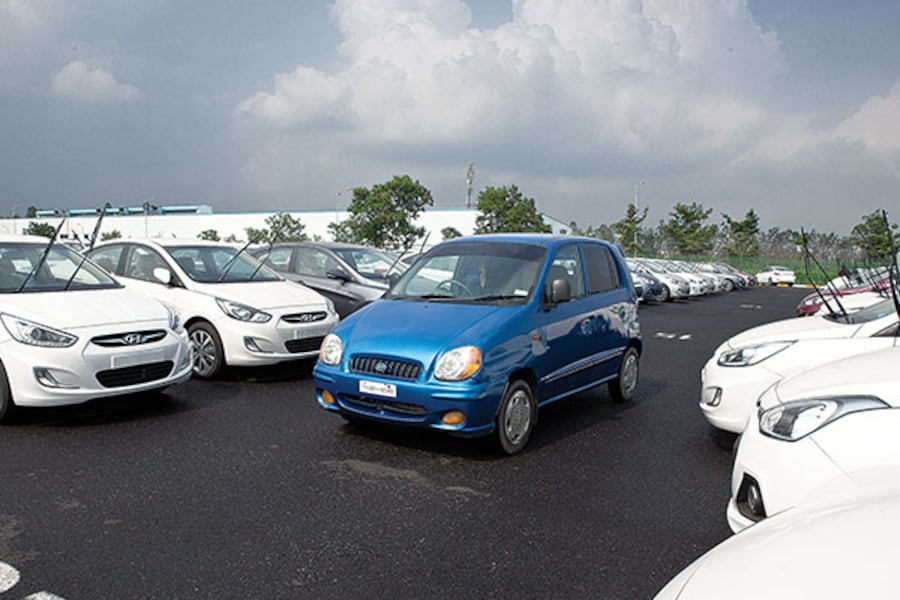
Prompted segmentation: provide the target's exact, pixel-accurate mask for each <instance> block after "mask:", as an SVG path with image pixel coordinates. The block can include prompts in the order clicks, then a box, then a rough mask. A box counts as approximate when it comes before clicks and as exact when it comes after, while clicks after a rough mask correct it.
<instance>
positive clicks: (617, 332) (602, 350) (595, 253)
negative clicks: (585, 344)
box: [579, 242, 637, 379]
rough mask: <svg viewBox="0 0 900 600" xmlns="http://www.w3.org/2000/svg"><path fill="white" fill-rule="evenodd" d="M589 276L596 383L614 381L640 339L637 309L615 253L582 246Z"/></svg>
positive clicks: (596, 245)
mask: <svg viewBox="0 0 900 600" xmlns="http://www.w3.org/2000/svg"><path fill="white" fill-rule="evenodd" d="M579 246H580V248H581V253H582V256H583V258H584V264H585V270H586V273H587V286H588V287H587V300H588V301H587V304H588V305H589V307H587V308H586V313H589V314H590V318H591V320H592V326H591V342H590V345H591V347H592V351H591V357H592V362H593V363H594V364H595V368H594V371H593V376H594V378H595V379H605V378H608V377H613V376H614V375H616V374H617V372H618V369H619V363H620V358H621V356H622V353H624V351H625V349H626V348H627V346H628V344H629V342H630V340H631V339H632V338H633V337H634V336H635V335H637V331H636V327H637V308H636V303H635V300H636V299H635V298H634V297H633V296H632V292H631V289H630V288H629V286H628V282H627V277H628V273H627V270H626V269H625V265H624V264H623V263H622V261H617V260H616V259H615V257H613V254H612V252H613V251H612V250H611V249H610V248H609V247H608V246H606V245H604V244H600V243H590V242H583V243H581V244H579Z"/></svg>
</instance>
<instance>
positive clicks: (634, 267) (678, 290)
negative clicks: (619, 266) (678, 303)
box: [626, 258, 691, 302]
mask: <svg viewBox="0 0 900 600" xmlns="http://www.w3.org/2000/svg"><path fill="white" fill-rule="evenodd" d="M626 263H627V264H628V268H629V269H630V270H631V272H632V273H641V274H646V275H652V276H653V277H654V278H655V279H656V280H657V281H658V282H659V295H658V297H657V299H658V300H659V301H660V302H670V301H672V300H674V299H677V298H687V297H688V296H690V295H691V287H690V284H689V283H688V281H687V280H686V279H684V278H683V277H679V276H678V275H674V274H672V273H669V272H668V271H667V270H666V269H664V268H662V267H661V266H659V265H658V264H657V263H655V262H653V261H650V260H647V259H635V258H629V259H626Z"/></svg>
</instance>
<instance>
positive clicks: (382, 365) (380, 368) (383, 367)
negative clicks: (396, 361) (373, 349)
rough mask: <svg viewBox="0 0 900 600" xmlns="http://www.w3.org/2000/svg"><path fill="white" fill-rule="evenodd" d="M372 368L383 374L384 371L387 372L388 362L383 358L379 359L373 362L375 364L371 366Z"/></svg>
mask: <svg viewBox="0 0 900 600" xmlns="http://www.w3.org/2000/svg"><path fill="white" fill-rule="evenodd" d="M373 369H375V372H376V373H379V374H381V375H384V374H385V373H387V370H388V364H387V363H386V362H384V361H383V360H379V361H378V362H377V363H375V366H374V367H373Z"/></svg>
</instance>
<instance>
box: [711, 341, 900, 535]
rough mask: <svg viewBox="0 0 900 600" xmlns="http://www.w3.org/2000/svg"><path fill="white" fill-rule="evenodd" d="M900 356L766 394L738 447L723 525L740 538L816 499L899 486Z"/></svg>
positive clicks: (879, 357)
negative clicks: (764, 521)
mask: <svg viewBox="0 0 900 600" xmlns="http://www.w3.org/2000/svg"><path fill="white" fill-rule="evenodd" d="M898 364H900V348H891V349H888V350H882V351H879V352H872V353H869V354H862V355H858V356H854V357H852V358H848V359H845V360H840V361H836V362H833V363H828V364H824V365H822V366H820V367H817V368H815V369H810V370H809V371H806V372H804V373H802V374H800V375H797V376H795V377H791V378H789V379H785V380H783V381H781V382H779V383H778V384H777V385H774V386H772V387H771V388H770V389H769V390H767V391H766V393H765V394H763V395H762V396H761V397H760V406H759V411H758V416H757V417H756V418H755V419H752V421H751V422H752V426H750V425H748V426H747V429H746V430H745V431H744V434H743V435H742V436H741V438H740V442H739V443H738V448H737V453H736V455H735V460H734V467H733V470H732V477H731V500H730V501H729V503H728V510H727V516H728V524H729V526H730V527H731V528H732V530H734V531H739V530H741V529H743V528H745V527H747V526H749V525H752V524H753V523H755V522H757V521H760V520H762V519H764V518H766V517H767V516H771V515H774V514H776V513H779V512H782V511H784V510H786V509H789V508H791V507H793V506H796V505H799V504H802V503H804V502H807V501H809V500H811V499H815V498H826V497H827V496H828V495H831V494H835V493H844V492H847V491H852V490H855V489H857V488H866V487H871V486H877V485H879V484H881V483H884V482H886V481H894V482H896V481H900V375H898V373H897V371H895V369H896V368H897V365H898Z"/></svg>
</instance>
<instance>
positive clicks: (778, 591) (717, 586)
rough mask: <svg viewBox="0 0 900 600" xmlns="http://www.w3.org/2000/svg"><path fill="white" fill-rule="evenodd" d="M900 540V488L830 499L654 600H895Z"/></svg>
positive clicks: (720, 556) (776, 521) (754, 536)
mask: <svg viewBox="0 0 900 600" xmlns="http://www.w3.org/2000/svg"><path fill="white" fill-rule="evenodd" d="M898 538H900V490H898V489H897V488H896V487H895V485H886V486H884V487H882V488H879V489H877V490H866V491H865V492H862V493H852V494H848V495H846V496H840V497H829V498H828V499H826V500H824V501H820V502H816V503H815V504H809V505H806V506H803V507H802V508H801V507H798V508H796V509H793V510H789V511H786V512H784V513H781V514H779V515H776V516H774V517H772V518H771V519H766V521H764V522H762V523H760V524H758V525H756V526H755V527H751V528H750V529H747V530H746V531H743V532H741V533H739V534H738V535H734V536H731V537H730V538H728V539H727V540H725V541H724V542H722V543H721V544H719V545H718V546H716V547H714V548H713V549H712V550H710V551H709V552H707V553H706V554H704V555H703V556H701V557H700V558H698V559H697V560H695V561H694V562H693V563H691V564H690V565H688V566H687V567H686V568H685V569H684V570H682V571H681V572H680V573H679V574H678V575H676V576H675V577H674V578H673V579H672V580H671V581H669V583H668V584H667V585H666V586H665V587H664V588H663V589H662V590H660V591H659V593H658V594H657V595H656V596H655V600H719V599H720V598H727V599H728V600H756V599H758V598H766V599H771V600H797V599H800V598H815V599H816V600H847V599H849V598H866V599H867V600H876V599H878V600H887V599H888V598H896V597H897V576H896V573H895V569H896V563H897V555H896V554H895V553H894V551H892V550H891V548H895V547H896V545H897V539H898Z"/></svg>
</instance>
